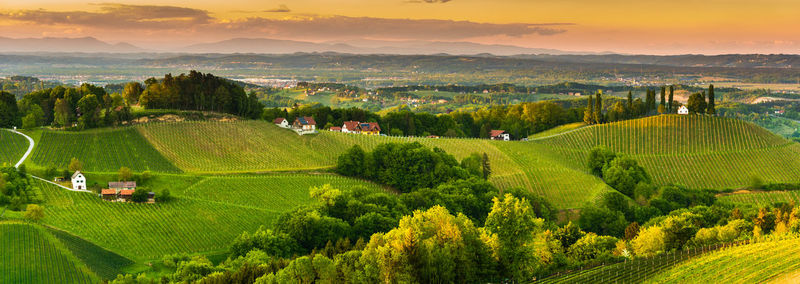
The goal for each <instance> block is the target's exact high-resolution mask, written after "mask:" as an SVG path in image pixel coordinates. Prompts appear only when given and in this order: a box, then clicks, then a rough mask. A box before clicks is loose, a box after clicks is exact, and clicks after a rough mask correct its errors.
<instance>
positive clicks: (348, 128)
mask: <svg viewBox="0 0 800 284" xmlns="http://www.w3.org/2000/svg"><path fill="white" fill-rule="evenodd" d="M359 124H360V122H358V121H352V120H350V121H345V122H344V124H343V125H342V132H344V133H360V132H361V129H360V128H359Z"/></svg>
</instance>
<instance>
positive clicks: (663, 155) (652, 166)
mask: <svg viewBox="0 0 800 284" xmlns="http://www.w3.org/2000/svg"><path fill="white" fill-rule="evenodd" d="M538 143H543V144H545V145H547V146H548V147H549V148H551V149H553V150H555V151H557V152H558V153H559V154H560V155H561V156H563V157H564V160H566V161H569V162H571V164H572V166H573V167H576V168H577V167H581V166H583V163H584V161H585V159H586V155H587V154H588V151H589V150H590V149H591V148H592V147H594V146H596V145H605V146H607V147H609V148H611V149H614V150H615V151H618V152H623V153H626V154H629V155H632V156H633V157H634V158H636V159H637V160H638V161H639V162H640V163H641V164H642V165H643V166H644V167H645V168H646V169H647V170H648V172H649V173H650V175H652V176H653V178H654V180H655V182H656V183H658V184H669V183H675V184H683V185H686V186H689V187H695V188H727V187H739V186H743V185H746V184H748V182H749V178H750V176H752V175H758V176H760V177H761V178H763V179H764V180H765V181H767V182H797V181H798V180H800V144H797V143H792V142H789V141H787V140H785V139H783V138H781V137H779V136H777V135H774V134H772V133H769V132H768V131H767V130H765V129H763V128H760V127H758V126H756V125H753V124H751V123H747V122H743V121H741V120H736V119H729V118H721V117H709V116H679V115H661V116H655V117H649V118H644V119H635V120H628V121H623V122H618V123H609V124H603V125H598V126H592V127H586V128H582V129H579V130H577V131H574V132H571V133H568V134H565V135H561V136H557V137H553V138H550V139H544V140H541V141H540V142H538ZM776 165H781V166H776Z"/></svg>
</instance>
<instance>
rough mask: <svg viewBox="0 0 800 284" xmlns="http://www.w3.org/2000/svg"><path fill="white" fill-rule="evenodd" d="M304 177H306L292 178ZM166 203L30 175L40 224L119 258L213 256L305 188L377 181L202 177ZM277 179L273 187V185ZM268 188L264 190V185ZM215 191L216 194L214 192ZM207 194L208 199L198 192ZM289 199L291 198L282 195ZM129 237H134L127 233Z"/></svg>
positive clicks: (304, 201)
mask: <svg viewBox="0 0 800 284" xmlns="http://www.w3.org/2000/svg"><path fill="white" fill-rule="evenodd" d="M305 178H308V180H309V181H307V182H300V181H298V180H302V179H305ZM207 179H208V180H202V181H200V182H198V183H197V184H196V185H195V186H192V187H190V188H189V189H187V190H186V193H185V194H184V193H183V191H177V190H176V191H173V192H175V193H173V196H174V200H172V201H170V202H166V203H156V204H136V203H111V202H107V201H103V200H101V199H100V198H99V197H98V196H97V195H95V194H90V193H82V192H71V191H66V190H64V189H61V188H57V187H55V186H53V185H51V184H49V183H44V182H41V181H38V180H36V181H35V183H36V186H39V187H40V188H41V189H42V192H43V194H44V197H45V206H46V207H47V211H46V214H47V215H46V217H45V218H44V219H43V222H44V223H45V224H47V225H50V226H53V227H57V228H59V229H62V230H64V231H66V232H69V233H70V234H73V235H75V236H77V237H80V238H82V239H85V240H88V241H91V242H92V243H94V244H96V245H97V246H99V247H101V248H103V249H107V250H110V251H112V252H114V253H116V254H119V255H121V256H122V257H125V258H128V259H131V260H135V261H145V260H152V259H159V258H161V257H162V256H164V255H166V254H173V253H220V252H224V251H225V250H226V249H227V248H228V246H229V245H230V242H231V241H232V240H233V239H234V238H236V237H237V236H238V235H240V234H241V233H242V232H245V231H247V232H252V231H255V230H256V229H257V228H258V227H260V226H271V224H272V222H273V221H274V220H275V218H277V217H278V216H279V215H280V214H281V213H282V212H285V211H287V210H289V209H291V207H292V206H294V205H300V204H307V203H309V202H312V200H311V199H310V198H308V197H304V198H300V197H301V196H308V190H309V187H310V186H321V185H323V184H326V183H330V184H334V185H337V186H340V187H341V188H342V189H344V188H345V187H348V186H356V185H364V186H367V187H369V188H375V189H376V190H378V188H377V186H374V185H370V184H368V183H366V182H360V181H357V180H351V179H345V178H341V177H335V176H324V175H323V176H316V175H314V176H302V175H274V176H264V177H242V178H230V177H209V178H207ZM278 184H279V185H280V186H278ZM264 188H272V190H264ZM214 189H217V191H214ZM207 194H213V197H209V196H206V195H207ZM289 197H297V198H296V199H294V200H293V201H292V203H286V202H284V201H285V200H286V198H289ZM131 236H136V237H131Z"/></svg>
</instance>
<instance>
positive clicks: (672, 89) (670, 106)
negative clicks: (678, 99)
mask: <svg viewBox="0 0 800 284" xmlns="http://www.w3.org/2000/svg"><path fill="white" fill-rule="evenodd" d="M674 94H675V86H673V85H670V86H669V101H668V105H667V106H668V109H669V113H673V112H674V111H675V106H674V105H673V101H672V99H673V95H674Z"/></svg>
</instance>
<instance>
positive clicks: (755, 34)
mask: <svg viewBox="0 0 800 284" xmlns="http://www.w3.org/2000/svg"><path fill="white" fill-rule="evenodd" d="M114 3H115V4H108V3H104V4H98V2H84V1H70V0H66V1H47V0H44V1H43V0H26V1H8V0H0V36H5V37H42V36H54V37H58V36H67V37H78V36H93V37H96V38H98V39H101V40H106V41H110V42H118V41H126V42H129V43H132V44H135V45H140V46H143V47H151V48H152V47H157V46H181V45H186V44H191V43H197V42H211V41H218V40H224V39H229V38H232V37H251V38H258V37H265V38H282V39H297V40H309V41H338V40H341V41H346V40H348V39H355V38H367V39H382V40H442V41H473V42H480V43H499V44H510V45H518V46H526V47H538V48H555V49H562V50H575V51H614V52H624V53H647V54H674V53H707V54H716V53H732V52H736V53H778V52H781V53H798V50H800V29H799V28H798V27H800V16H798V15H800V1H797V0H761V1H743V0H704V1H701V0H670V1H663V0H662V1H654V0H639V1H622V0H608V1H597V0H591V1H590V0H535V1H534V0H490V1H487V0H484V1H481V0H342V1H330V0H327V1H321V0H294V1H270V0H267V1H245V0H226V1H207V0H200V1H152V0H139V1H119V2H114Z"/></svg>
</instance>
